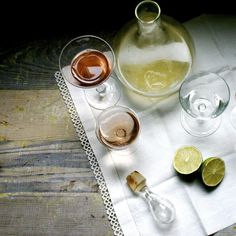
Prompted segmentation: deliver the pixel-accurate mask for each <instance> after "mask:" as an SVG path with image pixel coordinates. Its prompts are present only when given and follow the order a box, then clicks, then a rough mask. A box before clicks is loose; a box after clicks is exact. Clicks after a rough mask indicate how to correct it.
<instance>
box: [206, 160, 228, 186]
mask: <svg viewBox="0 0 236 236" xmlns="http://www.w3.org/2000/svg"><path fill="white" fill-rule="evenodd" d="M201 175H202V181H203V183H204V184H205V185H206V186H209V187H215V186H217V185H218V184H219V183H220V182H221V181H222V180H223V178H224V176H225V163H224V161H223V160H222V159H221V158H219V157H209V158H207V159H206V160H205V161H204V162H203V164H202V167H201Z"/></svg>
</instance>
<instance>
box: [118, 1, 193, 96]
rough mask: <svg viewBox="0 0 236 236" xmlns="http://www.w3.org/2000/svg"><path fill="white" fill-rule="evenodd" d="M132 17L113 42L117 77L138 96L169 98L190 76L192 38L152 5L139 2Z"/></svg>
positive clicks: (153, 3)
mask: <svg viewBox="0 0 236 236" xmlns="http://www.w3.org/2000/svg"><path fill="white" fill-rule="evenodd" d="M135 16H136V19H134V20H133V21H131V22H129V23H127V24H126V25H125V26H124V27H123V28H122V29H121V31H120V32H119V33H118V34H117V36H116V38H115V41H114V49H115V54H116V60H117V67H116V74H117V76H118V77H119V79H120V80H121V81H122V82H123V84H125V85H126V86H127V87H128V88H130V89H131V90H133V91H135V92H137V93H139V94H142V95H146V96H152V97H158V96H165V95H170V94H172V93H174V92H176V91H177V90H178V89H179V87H180V85H181V82H182V81H183V80H184V79H185V78H186V77H187V76H188V74H189V73H190V70H191V67H192V64H193V52H194V46H193V42H192V40H191V37H190V35H189V34H188V32H187V30H186V29H185V28H184V27H183V25H182V24H180V23H179V22H177V21H176V20H174V19H173V18H171V17H168V16H164V15H162V16H161V9H160V7H159V5H158V4H157V3H156V2H154V1H151V0H145V1H142V2H140V3H139V4H138V5H137V6H136V8H135Z"/></svg>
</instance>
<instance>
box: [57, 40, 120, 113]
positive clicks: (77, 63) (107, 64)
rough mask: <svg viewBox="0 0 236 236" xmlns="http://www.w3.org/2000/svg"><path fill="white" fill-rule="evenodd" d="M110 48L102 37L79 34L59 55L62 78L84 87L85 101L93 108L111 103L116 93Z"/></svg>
mask: <svg viewBox="0 0 236 236" xmlns="http://www.w3.org/2000/svg"><path fill="white" fill-rule="evenodd" d="M114 67H115V54H114V52H113V49H112V47H111V46H110V45H109V44H108V43H107V42H106V41H105V40H104V39H102V38H100V37H97V36H94V35H83V36H79V37H77V38H74V39H72V40H71V41H69V42H68V43H67V44H66V45H65V46H64V47H63V49H62V51H61V53H60V56H59V68H60V71H61V73H62V75H63V77H64V78H65V79H66V80H67V81H68V82H69V83H71V84H72V85H74V86H77V87H80V88H85V90H84V92H85V97H86V99H87V101H88V103H89V104H90V105H91V106H92V107H94V108H97V109H105V108H107V107H110V106H113V105H115V104H116V103H117V102H118V100H119V98H120V92H119V89H118V87H117V84H116V80H115V78H113V77H112V76H111V74H112V72H113V69H114Z"/></svg>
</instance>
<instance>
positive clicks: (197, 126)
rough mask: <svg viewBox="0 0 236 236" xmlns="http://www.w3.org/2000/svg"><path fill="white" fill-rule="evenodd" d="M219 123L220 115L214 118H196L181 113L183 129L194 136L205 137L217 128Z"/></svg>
mask: <svg viewBox="0 0 236 236" xmlns="http://www.w3.org/2000/svg"><path fill="white" fill-rule="evenodd" d="M220 123H221V116H219V117H216V118H215V119H205V120H201V119H197V118H193V117H190V116H189V115H186V114H184V112H182V113H181V125H182V127H183V128H184V130H185V131H186V132H187V133H189V134H191V135H192V136H195V137H206V136H209V135H211V134H213V133H214V132H216V130H217V129H218V128H219V126H220Z"/></svg>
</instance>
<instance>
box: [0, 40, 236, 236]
mask: <svg viewBox="0 0 236 236" xmlns="http://www.w3.org/2000/svg"><path fill="white" fill-rule="evenodd" d="M68 40H69V37H68V38H66V37H64V38H60V39H50V40H37V41H33V40H32V41H30V42H25V43H20V44H19V45H17V46H15V47H14V48H4V49H3V48H2V49H1V53H0V235H1V236H6V235H34V236H37V235H44V236H45V235H50V236H52V235H98V236H106V235H107V236H108V235H113V231H112V229H111V227H110V224H109V222H108V220H107V215H106V212H105V208H104V205H103V202H102V198H101V195H100V193H99V189H98V185H97V182H96V180H95V178H94V175H93V173H92V171H91V170H90V165H89V162H88V160H87V157H86V155H85V153H84V151H83V150H82V147H81V144H80V142H79V140H78V137H77V134H76V133H75V129H74V127H73V125H72V122H71V119H70V117H69V115H68V112H67V109H66V106H65V104H64V101H63V99H62V97H61V95H60V92H59V89H58V87H57V85H56V82H55V79H54V72H55V71H56V70H58V57H59V53H60V50H61V49H62V46H63V45H64V44H65V43H66V42H67V41H68ZM217 235H236V227H235V226H231V227H229V228H227V229H225V230H223V231H221V232H220V233H218V234H217Z"/></svg>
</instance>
